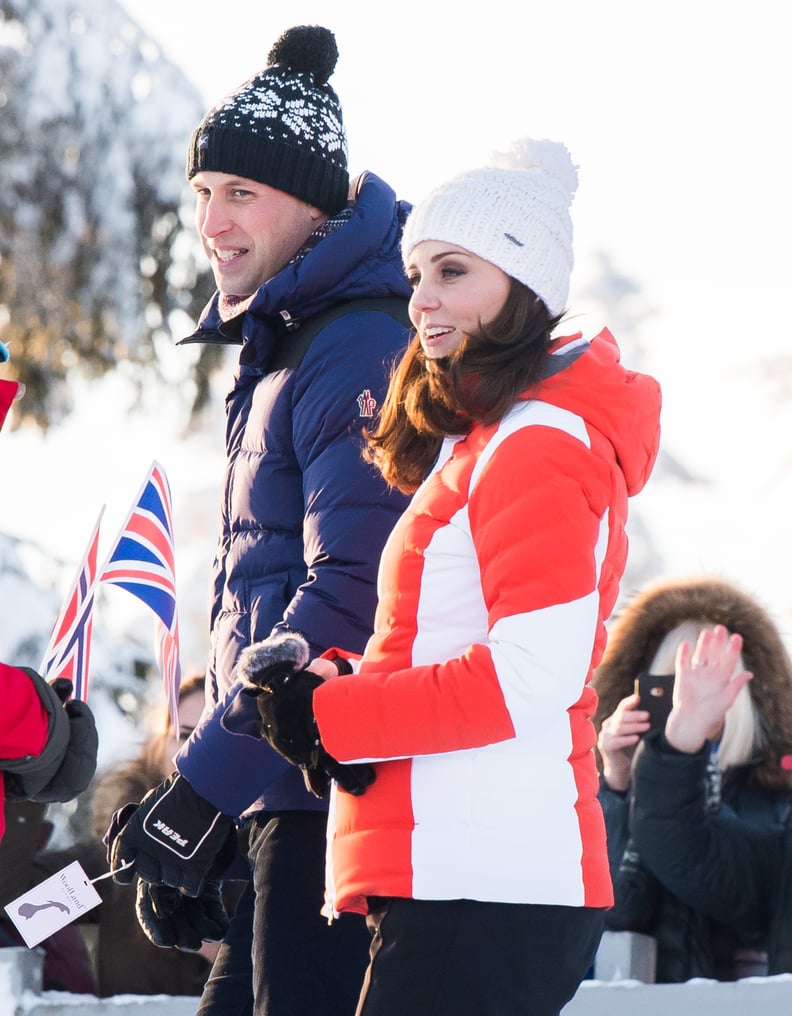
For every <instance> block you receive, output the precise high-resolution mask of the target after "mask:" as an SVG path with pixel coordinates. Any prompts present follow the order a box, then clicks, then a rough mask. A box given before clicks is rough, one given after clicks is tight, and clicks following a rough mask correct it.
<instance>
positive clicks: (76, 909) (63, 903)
mask: <svg viewBox="0 0 792 1016" xmlns="http://www.w3.org/2000/svg"><path fill="white" fill-rule="evenodd" d="M101 902H102V897H101V896H100V895H99V893H98V892H97V891H96V889H94V887H93V885H91V883H90V881H89V880H88V876H87V875H86V874H85V872H84V871H83V868H82V865H81V864H80V862H79V861H72V863H71V864H67V865H66V867H65V868H61V870H60V871H56V872H55V874H54V875H50V877H49V878H47V879H45V880H44V881H43V882H39V884H38V885H37V886H34V887H33V888H32V889H29V890H28V891H27V892H26V893H23V895H22V896H18V897H17V898H16V899H15V900H11V902H10V903H7V904H6V905H5V907H4V908H3V909H4V910H5V912H6V913H7V914H8V916H9V918H10V919H11V922H12V924H13V925H14V927H15V928H16V929H17V931H18V932H19V934H20V935H21V936H22V938H23V939H24V940H25V944H26V945H27V947H28V948H29V949H32V948H33V946H35V945H38V944H39V942H43V941H44V939H45V938H49V937H50V935H53V934H54V933H55V932H56V931H60V929H61V928H65V927H66V925H67V924H71V923H72V921H76V920H77V918H78V917H81V916H82V915H83V914H84V913H85V912H86V911H88V910H93V908H94V907H96V906H98V905H99V904H100V903H101Z"/></svg>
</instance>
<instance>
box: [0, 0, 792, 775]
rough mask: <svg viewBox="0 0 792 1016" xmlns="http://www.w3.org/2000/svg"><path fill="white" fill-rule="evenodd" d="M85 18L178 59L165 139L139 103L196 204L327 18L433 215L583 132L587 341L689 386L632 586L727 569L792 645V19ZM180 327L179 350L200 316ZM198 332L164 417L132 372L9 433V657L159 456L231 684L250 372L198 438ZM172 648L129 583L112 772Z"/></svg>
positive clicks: (180, 548) (104, 677)
mask: <svg viewBox="0 0 792 1016" xmlns="http://www.w3.org/2000/svg"><path fill="white" fill-rule="evenodd" d="M50 3H51V6H52V7H64V6H67V4H66V0H50ZM68 6H71V7H79V8H80V9H81V10H82V12H83V15H84V17H85V20H86V24H89V25H92V26H96V25H98V24H100V23H101V21H102V18H105V17H110V16H113V17H116V18H121V19H122V21H124V22H125V23H126V25H127V27H126V29H125V31H126V33H127V36H126V37H127V38H133V37H134V38H135V39H137V40H139V41H140V40H142V43H144V44H145V45H142V48H141V52H142V53H144V54H145V59H146V60H147V61H148V66H149V68H150V67H151V66H157V67H160V68H167V69H168V73H169V74H171V76H172V81H173V86H172V95H173V101H172V102H170V103H168V104H165V105H163V104H157V105H156V106H151V107H149V108H148V115H149V117H150V122H146V123H145V124H143V125H141V123H140V117H141V115H142V114H141V110H140V109H138V110H137V111H136V115H137V117H138V128H137V129H138V130H140V132H141V137H143V136H145V135H146V132H152V134H156V133H157V132H159V134H161V135H162V134H166V135H168V136H171V137H173V138H174V145H177V147H178V158H176V159H175V160H174V167H175V168H174V170H173V172H175V173H176V174H177V183H178V185H179V186H181V185H182V182H181V181H180V180H179V179H178V177H179V174H180V173H181V172H182V166H183V161H182V160H183V153H184V151H186V144H187V140H188V138H189V134H190V132H191V131H192V129H193V128H194V126H196V124H197V121H198V119H200V116H201V115H202V113H203V112H204V111H205V109H206V108H208V106H209V105H211V104H212V103H214V102H215V101H216V100H218V99H219V98H220V97H221V96H222V95H224V94H225V93H227V92H228V91H230V90H233V89H234V88H236V87H237V86H238V85H239V84H240V83H241V82H242V81H243V80H244V79H245V78H246V77H248V76H249V75H250V74H253V73H255V72H256V71H257V70H259V69H260V68H261V67H262V66H263V65H264V63H265V61H266V55H267V52H268V50H269V48H270V46H271V45H272V43H273V42H274V40H275V38H276V37H277V36H278V34H279V33H280V32H281V31H282V30H283V29H284V28H286V27H288V26H290V25H292V24H300V23H320V24H325V25H327V26H328V27H330V28H332V29H333V30H334V31H335V32H336V36H337V39H338V44H339V50H340V58H339V65H338V70H337V72H336V74H335V75H334V77H333V79H332V82H333V84H334V86H335V87H336V90H337V91H338V93H339V95H340V98H341V101H342V104H343V108H344V114H345V119H346V125H347V130H348V134H349V137H350V168H351V170H352V172H353V173H356V172H359V171H361V170H362V169H364V168H370V169H372V170H373V171H375V172H377V173H378V174H379V175H380V176H382V177H384V178H385V179H387V180H388V181H389V182H390V183H391V184H392V185H393V186H394V188H395V189H396V190H397V192H398V194H399V195H400V196H402V197H405V198H408V199H419V198H420V197H421V196H422V194H423V193H424V192H425V191H426V190H428V188H429V187H430V186H431V185H432V184H433V183H435V182H436V181H438V180H440V179H442V178H444V177H445V176H447V175H449V174H450V173H454V172H457V171H458V170H461V169H463V168H466V167H467V166H469V165H475V164H479V163H480V162H482V161H484V160H485V159H486V157H487V155H488V153H489V152H490V151H491V150H492V149H496V148H504V147H506V146H507V145H508V144H509V143H510V141H511V140H512V139H514V138H516V137H518V136H520V135H522V134H532V135H534V136H538V137H542V136H548V137H554V138H559V139H561V140H563V141H565V143H566V144H567V145H568V146H569V148H570V150H571V151H572V153H573V156H574V157H575V159H576V161H577V162H579V164H580V189H579V192H578V197H577V199H576V202H575V205H574V207H573V217H574V221H575V228H576V249H577V263H576V268H575V272H574V274H573V279H572V288H571V295H570V308H571V312H572V313H571V320H572V322H573V323H574V326H575V327H576V328H582V329H583V330H584V331H585V332H587V333H593V332H594V331H596V330H599V328H600V327H602V326H603V325H607V326H608V327H610V328H611V330H612V331H613V332H614V334H615V335H616V336H617V338H618V339H619V341H620V343H621V345H622V348H623V351H624V359H625V361H626V362H628V364H629V365H630V366H634V367H637V368H639V369H644V370H647V371H649V372H651V373H653V374H654V375H655V376H656V377H657V378H658V379H659V380H660V382H661V384H662V386H663V390H664V413H663V443H662V453H661V459H660V462H659V464H658V468H657V470H656V473H655V476H654V477H653V479H652V480H651V481H650V484H649V486H648V488H647V490H646V491H645V492H644V493H642V494H641V495H640V496H639V497H638V498H636V499H635V500H634V503H633V515H632V520H631V523H630V531H631V535H632V550H631V558H630V562H629V567H628V573H627V576H626V578H625V582H624V585H623V596H629V595H630V593H631V592H632V591H634V589H635V588H636V587H637V586H639V585H640V584H642V583H643V582H645V581H647V580H648V579H651V578H654V577H656V576H658V575H660V574H679V573H688V572H694V571H713V572H717V573H719V574H721V575H724V576H725V577H727V578H729V579H731V580H732V581H735V582H737V583H739V584H741V585H743V586H744V587H745V588H746V589H747V590H749V591H750V592H752V593H754V594H756V595H758V596H759V597H760V599H762V601H763V602H764V603H765V604H766V605H767V606H768V608H769V609H770V610H771V611H772V612H773V613H774V615H775V616H776V618H777V619H778V620H779V623H780V625H781V627H782V630H783V632H784V634H785V635H786V636H787V637H788V638H790V639H792V584H791V583H790V581H789V576H790V574H792V546H791V544H792V540H791V538H790V526H789V517H790V508H791V507H792V471H791V470H790V465H791V462H790V460H791V459H792V445H791V442H790V437H789V435H790V433H791V432H792V427H791V426H790V424H792V420H791V419H790V416H791V415H792V409H791V408H790V407H791V403H790V397H789V396H790V392H791V391H792V372H791V371H790V365H792V355H791V354H790V326H789V315H788V313H787V305H788V303H789V300H790V285H789V278H790V269H792V263H791V262H792V257H791V256H790V251H789V237H790V232H791V230H790V227H792V198H791V197H790V187H789V184H788V179H787V178H788V173H789V165H790V150H789V146H790V142H789V131H788V124H787V121H788V99H789V96H790V94H792V69H791V68H792V62H790V61H789V58H788V53H787V39H788V34H787V33H786V32H785V30H784V28H783V13H782V11H781V7H782V5H779V4H777V3H776V2H775V0H755V2H754V3H751V4H750V6H749V5H747V4H745V3H736V2H731V0H723V2H716V0H697V2H696V3H695V4H690V3H689V2H682V0H668V2H666V3H664V4H663V5H658V6H656V7H655V8H652V9H648V8H647V7H646V6H645V5H641V4H635V3H630V2H626V0H601V2H600V3H598V4H591V3H590V2H586V0H557V2H556V3H554V4H551V5H544V7H543V8H542V9H535V8H530V9H529V8H525V7H519V10H515V7H514V5H513V4H512V3H511V2H510V0H509V2H506V0H505V2H500V0H491V2H490V3H488V4H486V5H483V6H481V7H480V9H478V10H476V11H475V12H472V13H469V12H464V13H463V12H462V11H461V9H459V8H449V7H448V6H447V5H436V6H435V5H431V4H427V3H425V2H421V3H419V2H417V0H404V2H402V3H400V4H399V5H398V7H397V8H396V9H395V13H394V14H393V15H392V16H390V17H386V16H385V15H383V12H382V9H381V8H380V7H379V6H378V5H376V4H370V5H368V6H365V5H363V6H361V5H360V4H357V3H346V2H336V3H333V4H328V3H327V2H322V3H319V2H315V3H311V2H301V0H293V2H291V3H290V4H288V5H286V4H283V5H272V4H270V5H266V6H264V5H261V4H259V3H253V2H248V0H237V2H236V3H235V4H234V5H233V8H232V9H229V12H228V15H227V16H222V17H219V16H218V15H217V12H211V14H210V15H208V16H207V14H206V12H204V11H202V10H200V9H199V8H198V7H197V6H196V5H195V3H194V0H193V2H191V3H188V2H186V0H168V2H167V3H164V4H163V3H162V2H161V0H126V3H124V4H123V5H121V6H120V5H117V4H116V3H115V0H108V2H104V0H82V2H81V3H79V4H78V3H76V2H75V3H74V4H71V5H68ZM518 6H519V5H518ZM125 12H126V13H125ZM749 12H750V18H749ZM1 29H2V23H0V30H1ZM12 41H13V40H12ZM8 42H9V40H7V39H3V36H2V32H1V31H0V43H5V44H8ZM92 56H93V57H95V59H91V57H92ZM86 67H94V68H95V69H96V74H94V75H91V74H87V73H86V76H85V88H86V90H87V91H88V90H92V91H91V95H90V96H88V95H86V100H87V99H88V98H91V99H92V100H93V101H95V98H96V96H95V89H96V88H97V81H101V80H102V75H104V76H107V75H112V73H113V70H112V68H113V64H112V61H111V60H110V61H109V60H108V59H107V54H106V53H104V52H103V51H100V50H96V51H95V52H94V51H91V52H88V53H87V54H86ZM52 80H53V95H52V101H53V103H55V102H56V101H57V94H56V92H57V78H56V77H55V76H53V79H52ZM32 284H35V280H32ZM0 310H2V308H0ZM170 327H171V336H170V337H171V339H172V342H175V341H176V340H177V339H178V338H180V337H182V336H183V335H184V334H187V333H188V332H189V330H190V323H189V322H187V321H184V320H179V319H175V320H174V321H173V322H171V323H170ZM172 342H171V343H164V344H162V347H161V348H160V349H159V354H160V358H161V362H162V367H163V375H164V380H162V381H159V382H154V381H152V382H151V384H150V385H147V387H146V389H145V391H144V394H143V398H142V401H141V400H140V398H139V393H138V391H137V389H136V387H135V385H134V384H133V381H132V379H131V378H130V376H129V372H128V371H127V370H125V365H124V364H123V363H120V364H119V369H118V371H117V372H115V373H113V374H111V375H108V376H106V377H105V378H103V379H102V380H101V381H96V380H94V381H90V382H89V381H86V380H84V379H81V378H79V377H78V376H75V379H74V382H73V392H74V399H75V409H74V411H73V412H72V413H71V415H69V416H68V417H67V418H66V419H65V420H64V422H63V423H61V424H60V425H58V426H57V427H55V428H53V429H51V430H50V431H49V432H47V433H46V434H42V433H41V432H39V431H37V430H34V429H32V428H19V429H13V430H12V429H9V426H7V428H6V430H5V431H4V432H3V434H2V436H1V437H0V475H2V477H3V492H2V502H1V503H0V605H1V609H0V657H2V658H4V659H8V660H10V661H12V662H16V663H22V664H28V665H32V666H37V665H38V663H39V662H40V658H41V653H42V651H43V648H44V645H45V643H46V640H47V637H48V634H49V629H50V626H51V624H52V622H53V620H54V618H55V614H56V612H57V609H58V607H59V605H60V601H61V599H62V597H63V595H64V593H65V592H66V590H67V588H68V586H69V583H70V582H71V580H72V578H73V575H74V572H75V569H76V567H77V564H78V561H79V559H80V556H81V554H82V552H83V550H84V547H85V544H86V541H87V539H88V536H89V535H90V532H91V529H92V526H93V523H94V521H95V519H96V516H97V514H98V512H99V509H100V508H101V507H102V505H105V506H106V509H105V514H104V519H103V523H102V533H103V537H102V541H101V543H100V556H101V555H102V553H103V552H106V551H107V550H108V549H109V546H110V544H111V542H112V540H113V539H114V537H115V536H116V534H117V531H118V528H119V526H120V525H121V524H122V523H123V521H124V519H125V517H126V514H127V512H128V510H129V508H130V507H131V503H132V501H133V499H134V497H135V495H136V494H137V492H138V489H139V487H140V484H141V483H142V481H143V478H144V476H145V474H146V472H147V470H148V467H149V465H150V464H151V462H152V460H154V459H156V460H158V461H159V462H160V463H161V464H162V465H163V467H164V468H165V471H166V473H167V475H168V478H169V480H170V485H171V490H172V493H173V502H174V509H175V539H176V551H177V584H178V595H179V614H180V621H181V636H182V651H183V666H184V669H185V670H186V671H189V670H191V669H196V668H200V667H202V666H203V662H204V659H205V654H206V594H207V575H208V568H209V564H210V561H211V557H212V553H213V543H214V539H215V524H214V518H215V503H216V497H217V488H218V483H219V478H220V475H221V471H222V444H223V405H222V403H223V393H224V391H225V388H226V386H227V382H228V378H229V376H230V373H231V371H232V369H233V366H232V363H231V361H230V360H229V362H228V363H227V364H226V365H225V366H224V367H223V368H222V369H221V370H219V371H218V373H217V375H216V377H215V378H214V382H213V398H212V403H211V407H210V410H209V412H208V413H207V414H206V417H205V419H204V420H203V422H202V426H201V429H200V430H199V431H197V432H196V431H194V430H190V429H189V428H188V422H189V421H188V408H189V391H188V390H187V386H186V385H185V383H184V374H185V363H186V362H187V360H188V359H189V357H190V356H191V355H192V354H191V352H190V351H187V350H176V349H175V348H174V347H173V344H172ZM12 356H13V357H21V356H24V350H14V349H12ZM152 636H153V626H152V621H151V616H150V614H149V613H148V612H147V611H146V609H145V608H144V607H142V606H139V605H138V604H137V602H136V601H135V600H134V599H133V598H132V597H131V596H130V595H129V594H128V593H126V592H125V591H123V590H121V589H116V588H105V589H102V590H101V592H100V596H99V599H98V603H97V608H96V620H95V636H94V663H93V668H92V678H91V680H92V695H91V704H92V705H93V706H94V708H95V709H96V711H97V714H98V717H99V724H100V733H101V761H102V764H105V763H107V762H109V761H112V760H113V759H114V758H118V757H120V756H122V755H126V754H129V753H131V752H132V751H133V750H134V749H135V747H136V744H137V742H138V740H139V738H140V737H141V736H142V727H141V716H142V712H141V704H142V706H143V712H146V711H148V710H149V708H154V707H156V706H157V705H159V704H160V703H161V690H160V688H159V685H158V682H157V681H156V680H153V681H152V680H147V679H146V676H147V673H148V669H147V668H150V667H151V663H152V660H153V645H152Z"/></svg>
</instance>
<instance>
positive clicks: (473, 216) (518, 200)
mask: <svg viewBox="0 0 792 1016" xmlns="http://www.w3.org/2000/svg"><path fill="white" fill-rule="evenodd" d="M577 184H578V176H577V167H576V166H575V165H574V163H573V162H572V158H571V156H570V154H569V152H568V151H567V149H566V147H565V146H564V145H562V144H561V143H560V142H557V141H535V140H532V139H530V138H523V139H521V140H520V141H517V142H515V143H514V144H513V145H512V148H511V150H510V151H509V152H506V153H496V154H495V155H494V156H493V160H492V165H491V166H486V167H484V168H481V169H474V170H470V171H468V172H466V173H462V174H461V175H460V176H457V177H454V178H453V179H452V180H450V181H448V182H447V183H445V184H442V185H441V186H440V187H437V188H436V189H435V190H434V191H432V192H431V193H430V194H429V195H428V197H426V198H425V199H424V200H423V201H422V202H420V203H419V204H418V205H417V206H416V207H415V208H414V209H413V211H412V213H411V215H410V217H409V218H408V220H407V223H406V225H405V228H404V237H403V239H402V255H403V257H404V260H405V262H407V260H408V258H409V256H410V252H411V251H412V249H413V248H414V247H415V246H416V244H419V243H421V242H422V241H423V240H440V241H442V242H445V243H453V244H455V245H456V246H457V247H464V248H465V250H468V251H470V252H471V253H472V254H477V255H478V256H479V257H481V258H484V259H485V260H486V261H490V262H492V264H494V265H497V267H498V268H500V269H501V270H502V271H504V272H506V274H507V275H511V276H512V277H513V278H515V279H518V280H519V281H520V282H523V283H524V284H525V285H526V286H529V287H530V288H531V289H532V290H533V291H534V293H536V294H537V296H539V297H541V298H542V300H543V301H544V303H545V305H546V307H547V309H548V310H549V311H550V313H551V314H552V315H553V316H555V315H558V314H561V313H562V312H563V311H564V310H565V309H566V302H567V297H568V296H569V277H570V275H571V274H572V265H573V263H574V256H573V253H572V219H571V218H570V215H569V208H570V206H571V204H572V200H573V198H574V195H575V191H576V190H577Z"/></svg>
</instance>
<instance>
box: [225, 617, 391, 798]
mask: <svg viewBox="0 0 792 1016" xmlns="http://www.w3.org/2000/svg"><path fill="white" fill-rule="evenodd" d="M309 659H310V650H309V648H308V643H307V642H306V641H305V639H304V638H302V636H301V635H283V636H277V637H275V638H271V639H265V640H264V641H263V642H255V643H254V644H253V645H252V646H248V648H247V649H245V650H244V651H243V652H242V654H241V655H240V658H239V664H238V666H237V674H238V676H239V677H241V678H242V679H243V680H244V681H245V682H246V683H247V684H248V685H249V692H250V693H251V694H254V695H255V696H256V704H257V706H258V711H259V715H260V717H261V736H262V737H263V738H264V740H266V741H268V742H269V744H270V745H271V746H272V747H273V748H274V749H275V751H277V752H278V753H279V754H280V755H282V756H283V757H284V758H285V759H286V760H287V761H288V762H291V763H292V765H296V766H299V767H300V768H301V769H302V770H303V774H304V776H305V784H306V786H307V787H308V789H309V790H310V791H311V793H312V794H314V795H315V796H316V797H324V796H325V795H326V793H327V791H328V788H329V779H334V780H335V781H336V782H337V783H338V785H339V787H341V789H342V790H345V791H346V792H347V793H348V794H355V795H359V794H363V793H364V792H365V790H366V788H367V787H369V786H370V785H371V784H372V783H373V782H374V778H375V773H374V769H373V768H372V766H370V765H368V764H367V763H365V762H353V763H349V764H343V763H341V762H338V761H336V759H334V758H333V757H332V755H330V754H329V753H328V752H327V751H326V750H325V748H324V746H323V745H322V741H321V738H320V736H319V729H318V727H317V725H316V718H315V717H314V711H313V693H314V691H315V689H316V688H317V687H318V686H319V685H320V684H321V683H322V678H321V677H318V676H317V675H316V674H314V673H312V672H311V671H310V670H305V669H304V668H305V665H306V664H307V663H308V661H309Z"/></svg>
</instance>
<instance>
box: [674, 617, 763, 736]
mask: <svg viewBox="0 0 792 1016" xmlns="http://www.w3.org/2000/svg"><path fill="white" fill-rule="evenodd" d="M742 645H743V641H742V637H741V636H740V635H730V634H729V632H728V631H727V630H726V628H724V627H723V625H716V627H715V628H712V629H707V630H705V631H703V632H702V633H701V634H700V635H699V638H698V641H697V643H696V647H695V649H691V646H690V643H689V642H682V643H681V644H680V646H679V649H678V650H677V657H676V680H675V682H674V705H673V707H672V709H671V713H670V714H669V717H668V720H667V721H666V728H665V736H666V740H667V741H668V743H669V744H670V745H671V746H672V747H673V748H676V749H677V751H684V752H688V753H690V754H692V753H694V752H697V751H700V750H701V748H702V747H703V746H704V744H705V742H706V741H708V740H716V739H717V738H718V737H719V736H720V732H721V730H722V728H723V721H724V719H725V717H726V713H727V712H728V710H729V708H730V707H731V705H732V703H733V702H734V700H735V699H736V698H737V696H738V695H739V693H740V692H741V691H742V689H743V688H744V687H745V685H746V684H747V683H748V682H749V681H750V680H751V678H752V677H753V675H752V674H751V672H750V671H747V670H742V669H740V667H739V662H740V653H741V651H742Z"/></svg>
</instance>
